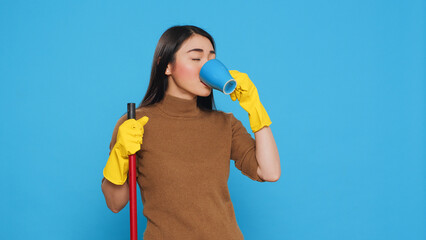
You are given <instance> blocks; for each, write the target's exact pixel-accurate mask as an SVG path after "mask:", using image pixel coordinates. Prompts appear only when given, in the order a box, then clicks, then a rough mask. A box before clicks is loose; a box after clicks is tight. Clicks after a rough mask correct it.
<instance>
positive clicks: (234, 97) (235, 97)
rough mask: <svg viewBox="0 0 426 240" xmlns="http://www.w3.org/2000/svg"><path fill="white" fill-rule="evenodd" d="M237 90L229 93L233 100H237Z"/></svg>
mask: <svg viewBox="0 0 426 240" xmlns="http://www.w3.org/2000/svg"><path fill="white" fill-rule="evenodd" d="M236 91H237V90H234V91H233V92H232V93H231V94H229V96H230V97H231V99H232V101H235V100H237V96H236V95H235V94H236V93H235V92H236Z"/></svg>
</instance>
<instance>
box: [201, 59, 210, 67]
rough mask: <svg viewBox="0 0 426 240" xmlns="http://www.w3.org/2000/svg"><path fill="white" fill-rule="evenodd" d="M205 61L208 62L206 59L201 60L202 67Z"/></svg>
mask: <svg viewBox="0 0 426 240" xmlns="http://www.w3.org/2000/svg"><path fill="white" fill-rule="evenodd" d="M207 61H209V59H208V58H203V60H202V62H201V63H202V66H203V65H204V64H205V63H206V62H207Z"/></svg>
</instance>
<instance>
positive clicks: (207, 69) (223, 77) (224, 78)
mask: <svg viewBox="0 0 426 240" xmlns="http://www.w3.org/2000/svg"><path fill="white" fill-rule="evenodd" d="M200 79H201V81H203V82H204V83H205V84H207V85H208V86H209V87H211V88H214V89H216V90H219V91H221V92H223V93H225V94H227V95H228V94H231V93H232V92H233V91H234V90H235V87H237V81H235V80H234V79H233V78H232V76H231V74H230V73H229V71H228V69H227V68H226V67H225V65H223V63H222V62H220V61H219V60H217V59H212V60H209V61H207V62H206V63H205V64H204V65H203V67H202V68H201V71H200Z"/></svg>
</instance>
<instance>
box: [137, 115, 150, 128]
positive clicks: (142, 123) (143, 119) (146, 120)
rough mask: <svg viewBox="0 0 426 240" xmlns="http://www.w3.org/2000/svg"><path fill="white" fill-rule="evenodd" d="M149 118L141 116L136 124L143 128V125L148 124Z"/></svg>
mask: <svg viewBox="0 0 426 240" xmlns="http://www.w3.org/2000/svg"><path fill="white" fill-rule="evenodd" d="M148 120H149V118H148V117H147V116H143V117H141V118H139V119H138V120H137V122H138V123H139V124H140V125H141V127H144V126H145V124H146V123H147V122H148Z"/></svg>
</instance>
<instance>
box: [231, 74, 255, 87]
mask: <svg viewBox="0 0 426 240" xmlns="http://www.w3.org/2000/svg"><path fill="white" fill-rule="evenodd" d="M229 73H230V74H231V76H232V78H233V79H234V80H235V81H236V82H237V87H239V88H240V89H241V90H248V89H249V87H250V85H252V84H253V83H252V82H251V80H250V78H249V77H248V75H247V73H242V72H239V71H237V70H229Z"/></svg>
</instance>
